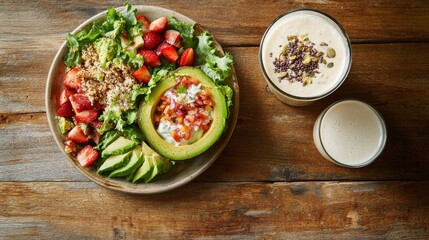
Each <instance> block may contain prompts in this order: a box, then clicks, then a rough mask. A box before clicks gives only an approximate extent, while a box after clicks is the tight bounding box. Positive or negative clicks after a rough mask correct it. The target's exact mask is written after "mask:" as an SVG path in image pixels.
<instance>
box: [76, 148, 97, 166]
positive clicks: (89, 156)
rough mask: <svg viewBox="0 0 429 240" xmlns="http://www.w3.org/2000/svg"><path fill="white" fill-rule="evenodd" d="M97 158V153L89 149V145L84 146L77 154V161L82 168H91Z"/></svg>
mask: <svg viewBox="0 0 429 240" xmlns="http://www.w3.org/2000/svg"><path fill="white" fill-rule="evenodd" d="M97 158H98V152H97V151H96V150H95V149H94V148H92V147H91V145H86V146H85V147H84V148H82V150H80V151H79V153H78V154H77V160H78V161H79V163H80V165H81V166H82V167H88V166H91V165H92V164H93V163H94V162H95V160H97Z"/></svg>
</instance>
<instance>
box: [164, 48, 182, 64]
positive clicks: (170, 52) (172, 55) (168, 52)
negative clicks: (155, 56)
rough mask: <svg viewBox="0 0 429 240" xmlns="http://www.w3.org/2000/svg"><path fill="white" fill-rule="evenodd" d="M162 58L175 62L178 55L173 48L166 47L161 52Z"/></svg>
mask: <svg viewBox="0 0 429 240" xmlns="http://www.w3.org/2000/svg"><path fill="white" fill-rule="evenodd" d="M161 54H162V56H164V57H165V58H166V59H167V60H168V61H170V62H173V63H174V62H175V61H176V60H177V59H178V58H179V55H178V54H177V51H176V49H175V48H174V47H173V46H171V45H170V46H166V47H164V48H163V49H162V50H161Z"/></svg>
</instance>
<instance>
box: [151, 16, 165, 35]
mask: <svg viewBox="0 0 429 240" xmlns="http://www.w3.org/2000/svg"><path fill="white" fill-rule="evenodd" d="M167 24H168V19H167V18H166V17H160V18H158V19H156V20H155V21H153V22H152V23H151V24H150V26H149V30H150V31H151V32H157V33H160V32H163V31H164V30H165V29H166V28H167Z"/></svg>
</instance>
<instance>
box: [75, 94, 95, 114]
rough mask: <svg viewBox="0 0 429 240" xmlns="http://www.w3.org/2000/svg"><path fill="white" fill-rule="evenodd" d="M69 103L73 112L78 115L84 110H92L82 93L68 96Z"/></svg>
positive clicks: (87, 99)
mask: <svg viewBox="0 0 429 240" xmlns="http://www.w3.org/2000/svg"><path fill="white" fill-rule="evenodd" d="M70 102H71V105H72V106H73V110H74V112H75V113H79V112H82V111H85V110H90V109H92V108H93V107H92V105H91V102H90V101H89V98H88V97H87V96H86V95H85V94H82V93H76V94H73V95H71V96H70Z"/></svg>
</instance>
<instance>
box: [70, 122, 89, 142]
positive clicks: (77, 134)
mask: <svg viewBox="0 0 429 240" xmlns="http://www.w3.org/2000/svg"><path fill="white" fill-rule="evenodd" d="M67 138H68V139H70V140H71V141H73V142H74V143H86V142H88V137H87V136H86V135H85V133H84V132H83V130H82V128H80V126H79V125H76V126H74V128H73V129H72V130H70V132H69V133H68V134H67Z"/></svg>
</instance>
